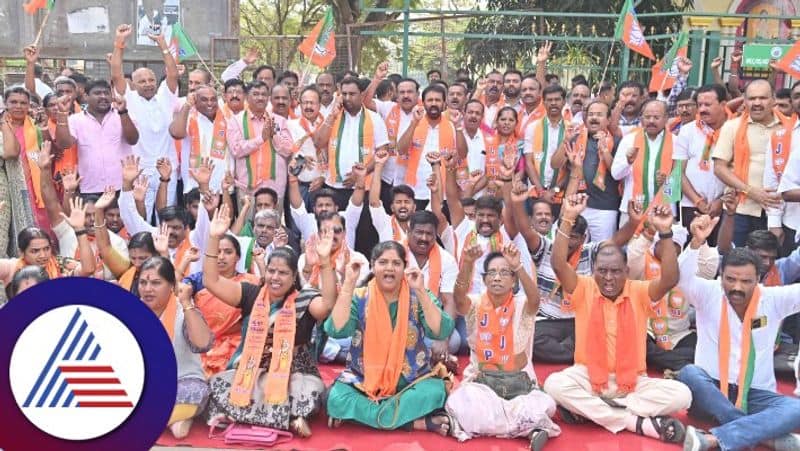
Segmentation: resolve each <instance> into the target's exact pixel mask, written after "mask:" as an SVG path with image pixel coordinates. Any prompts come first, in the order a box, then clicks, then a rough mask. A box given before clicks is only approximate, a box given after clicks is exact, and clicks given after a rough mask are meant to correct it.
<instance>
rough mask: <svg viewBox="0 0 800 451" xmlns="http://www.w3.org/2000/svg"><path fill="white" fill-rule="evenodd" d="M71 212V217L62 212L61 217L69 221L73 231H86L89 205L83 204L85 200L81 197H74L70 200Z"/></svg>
mask: <svg viewBox="0 0 800 451" xmlns="http://www.w3.org/2000/svg"><path fill="white" fill-rule="evenodd" d="M69 206H70V212H69V216H67V215H65V214H64V212H63V211H62V212H61V217H62V218H63V219H64V220H65V221H67V224H69V226H70V227H72V230H75V231H79V230H84V229H86V208H87V207H88V206H87V205H84V204H83V199H81V198H80V197H73V198H71V199H70V200H69Z"/></svg>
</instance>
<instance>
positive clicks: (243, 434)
mask: <svg viewBox="0 0 800 451" xmlns="http://www.w3.org/2000/svg"><path fill="white" fill-rule="evenodd" d="M218 425H219V420H215V421H214V422H213V423H211V427H210V429H209V431H208V438H214V439H223V440H225V444H226V445H261V446H274V445H277V444H279V443H285V442H288V441H290V440H292V439H293V438H294V436H293V435H292V433H291V432H287V431H280V430H277V429H272V428H265V427H261V426H252V425H248V424H236V423H233V424H231V425H229V426H228V427H227V428H225V430H224V431H222V433H219V434H215V433H214V431H215V430H216V429H217V426H218Z"/></svg>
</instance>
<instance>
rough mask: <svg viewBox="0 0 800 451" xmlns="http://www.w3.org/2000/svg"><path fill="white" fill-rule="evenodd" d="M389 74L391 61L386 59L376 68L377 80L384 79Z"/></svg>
mask: <svg viewBox="0 0 800 451" xmlns="http://www.w3.org/2000/svg"><path fill="white" fill-rule="evenodd" d="M387 75H389V62H388V61H384V62H382V63H380V64H378V67H376V68H375V80H383V79H384V78H386V76H387Z"/></svg>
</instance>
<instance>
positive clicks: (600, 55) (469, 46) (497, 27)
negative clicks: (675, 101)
mask: <svg viewBox="0 0 800 451" xmlns="http://www.w3.org/2000/svg"><path fill="white" fill-rule="evenodd" d="M623 3H624V0H609V1H603V2H601V1H596V0H489V1H488V2H487V9H488V10H492V11H498V14H497V15H491V16H476V17H474V18H473V19H472V20H471V21H470V23H469V25H468V26H467V29H466V32H468V33H489V34H513V35H527V36H530V37H531V41H526V40H511V39H465V40H464V42H463V44H462V47H461V52H460V53H461V54H462V55H464V60H463V61H462V64H465V65H467V66H468V67H469V68H470V69H471V70H473V71H482V70H483V69H485V68H487V67H523V68H524V67H525V66H527V65H529V64H530V62H531V61H532V59H533V58H534V56H535V55H534V52H535V48H536V45H538V42H534V41H538V40H537V39H536V36H537V35H553V36H559V35H566V36H576V37H579V36H593V35H594V36H613V34H614V26H615V24H616V18H613V19H608V18H598V17H591V14H592V13H613V14H618V13H619V11H620V10H621V8H622V4H623ZM692 7H693V0H684V1H683V2H682V3H680V5H676V4H675V1H674V0H642V1H641V2H639V3H638V4H636V12H637V13H638V14H642V13H651V12H670V11H675V12H682V11H686V10H687V9H690V8H692ZM504 10H505V11H511V10H514V11H520V10H521V11H547V12H558V11H562V12H582V13H587V14H588V15H587V16H586V17H579V18H578V17H553V16H550V17H533V16H507V15H502V11H504ZM639 21H640V22H641V24H642V27H643V28H644V32H645V34H646V35H650V34H664V33H667V32H676V31H677V30H680V28H681V26H682V19H681V18H680V17H679V16H676V17H669V18H667V17H659V18H639ZM577 44H578V45H579V46H580V48H581V49H582V51H583V52H584V53H585V56H587V57H589V58H590V59H591V60H594V61H596V63H597V65H598V66H602V65H604V64H605V63H606V61H607V59H608V58H609V56H611V57H612V58H615V61H619V59H618V58H619V56H618V51H619V49H620V46H619V45H615V50H614V54H612V55H609V48H610V44H609V43H607V42H589V41H583V42H581V41H580V40H579V39H578V40H577ZM650 44H651V47H652V48H653V52H654V53H655V54H656V55H662V54H663V53H664V52H665V51H666V49H667V48H669V46H670V44H671V42H670V40H668V39H660V40H655V41H650ZM575 45H576V43H575V42H573V43H571V44H570V45H564V44H560V43H556V44H555V46H554V55H553V57H554V58H558V57H559V56H562V57H565V56H566V55H565V53H566V52H571V53H574V52H575ZM631 61H632V65H636V64H647V67H649V65H650V63H645V62H644V61H640V60H639V58H638V57H632V60H631Z"/></svg>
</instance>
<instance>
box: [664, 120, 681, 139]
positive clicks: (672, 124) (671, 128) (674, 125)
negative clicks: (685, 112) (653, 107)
mask: <svg viewBox="0 0 800 451" xmlns="http://www.w3.org/2000/svg"><path fill="white" fill-rule="evenodd" d="M680 130H681V118H679V117H673V118H672V119H670V120H668V121H667V131H668V132H670V133H672V134H674V135H677V134H678V132H679V131H680Z"/></svg>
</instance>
